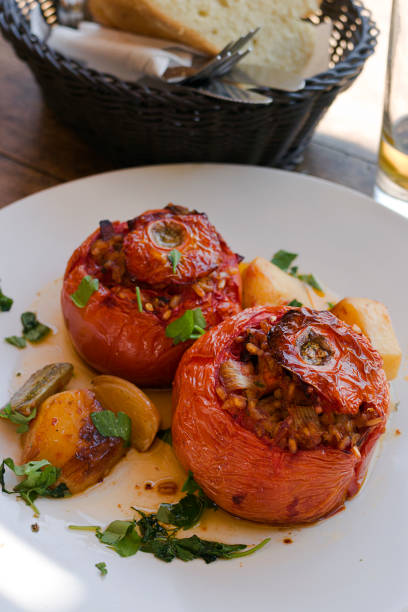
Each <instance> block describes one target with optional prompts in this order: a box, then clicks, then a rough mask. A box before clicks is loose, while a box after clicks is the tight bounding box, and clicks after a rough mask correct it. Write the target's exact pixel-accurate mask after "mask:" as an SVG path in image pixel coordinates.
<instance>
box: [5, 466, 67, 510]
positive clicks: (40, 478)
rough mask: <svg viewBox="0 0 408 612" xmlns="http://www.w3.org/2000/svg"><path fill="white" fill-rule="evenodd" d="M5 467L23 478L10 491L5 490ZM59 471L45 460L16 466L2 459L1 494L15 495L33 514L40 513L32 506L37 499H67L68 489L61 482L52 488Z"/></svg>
mask: <svg viewBox="0 0 408 612" xmlns="http://www.w3.org/2000/svg"><path fill="white" fill-rule="evenodd" d="M6 466H7V467H8V468H9V469H10V470H11V471H13V472H14V474H15V475H16V476H23V477H24V479H23V480H22V481H21V482H19V483H18V484H17V485H16V486H15V487H14V488H13V490H12V491H9V490H8V489H6V485H5V471H6ZM60 473H61V470H60V469H59V468H57V467H55V466H54V465H52V464H51V463H50V462H49V461H47V460H46V459H42V460H41V461H30V462H29V463H24V464H23V465H16V464H15V463H14V461H13V459H11V458H10V457H8V458H7V459H4V460H3V462H2V464H1V465H0V485H1V490H2V491H3V493H8V494H9V495H11V494H13V493H14V494H17V495H20V497H21V498H22V499H23V500H24V501H25V503H26V504H27V505H28V506H30V507H31V508H32V509H33V511H34V512H35V514H37V515H39V514H40V512H39V510H38V508H37V506H36V505H35V504H34V502H35V500H36V499H37V498H38V497H67V496H68V495H70V492H69V489H68V487H67V486H66V484H64V483H63V482H62V483H60V484H59V485H58V486H57V487H53V485H55V483H56V482H57V480H58V478H59V476H60Z"/></svg>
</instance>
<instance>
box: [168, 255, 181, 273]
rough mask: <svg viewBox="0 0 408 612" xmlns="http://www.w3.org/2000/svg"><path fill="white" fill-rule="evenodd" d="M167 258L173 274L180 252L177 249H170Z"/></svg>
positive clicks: (178, 261)
mask: <svg viewBox="0 0 408 612" xmlns="http://www.w3.org/2000/svg"><path fill="white" fill-rule="evenodd" d="M167 259H168V260H169V262H170V263H171V266H172V269H173V274H175V273H176V271H177V266H178V265H179V263H180V259H181V253H180V251H178V250H177V249H173V250H172V251H170V253H169V254H168V255H167Z"/></svg>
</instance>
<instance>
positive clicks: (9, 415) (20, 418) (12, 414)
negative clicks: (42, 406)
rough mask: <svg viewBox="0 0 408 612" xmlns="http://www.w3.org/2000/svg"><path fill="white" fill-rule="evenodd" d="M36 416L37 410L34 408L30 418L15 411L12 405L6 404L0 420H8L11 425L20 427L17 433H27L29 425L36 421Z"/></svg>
mask: <svg viewBox="0 0 408 612" xmlns="http://www.w3.org/2000/svg"><path fill="white" fill-rule="evenodd" d="M36 416H37V408H34V409H33V411H32V412H31V413H30V414H29V415H28V416H24V414H21V412H19V411H18V410H14V409H13V408H12V407H11V404H6V406H4V407H3V408H2V409H1V410H0V419H8V420H9V421H10V422H11V423H15V424H16V425H18V427H17V433H25V432H26V431H28V423H29V422H30V421H32V420H33V419H35V417H36Z"/></svg>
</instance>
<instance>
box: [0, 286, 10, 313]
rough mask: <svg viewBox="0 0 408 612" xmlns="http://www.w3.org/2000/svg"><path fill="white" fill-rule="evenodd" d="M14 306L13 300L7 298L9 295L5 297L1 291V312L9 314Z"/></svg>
mask: <svg viewBox="0 0 408 612" xmlns="http://www.w3.org/2000/svg"><path fill="white" fill-rule="evenodd" d="M12 305H13V300H12V299H11V298H9V297H7V295H4V293H3V292H2V290H1V289H0V311H1V312H8V311H9V310H10V309H11V307H12Z"/></svg>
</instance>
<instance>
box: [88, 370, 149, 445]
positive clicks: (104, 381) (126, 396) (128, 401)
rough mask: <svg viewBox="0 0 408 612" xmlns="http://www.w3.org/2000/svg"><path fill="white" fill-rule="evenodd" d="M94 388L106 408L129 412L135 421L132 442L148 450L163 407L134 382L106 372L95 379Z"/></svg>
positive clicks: (133, 422) (133, 421)
mask: <svg viewBox="0 0 408 612" xmlns="http://www.w3.org/2000/svg"><path fill="white" fill-rule="evenodd" d="M92 390H93V392H94V393H95V395H96V397H97V399H98V400H99V402H100V403H101V404H102V406H103V407H104V409H105V410H112V412H115V413H116V412H119V411H120V412H124V413H125V414H127V415H128V417H129V418H130V420H131V421H132V440H131V442H132V446H134V447H135V448H136V449H137V450H138V451H141V452H143V451H146V450H147V449H148V448H149V447H150V446H151V444H152V442H153V440H154V439H155V437H156V434H157V431H158V429H159V425H160V414H159V411H158V410H157V408H156V406H155V405H154V404H153V402H151V401H150V399H149V398H148V397H147V395H145V394H144V393H143V391H141V390H140V389H139V388H138V387H136V385H134V384H132V383H131V382H129V381H127V380H124V379H123V378H119V377H118V376H108V375H105V374H102V375H101V376H97V377H96V378H94V379H93V381H92Z"/></svg>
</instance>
